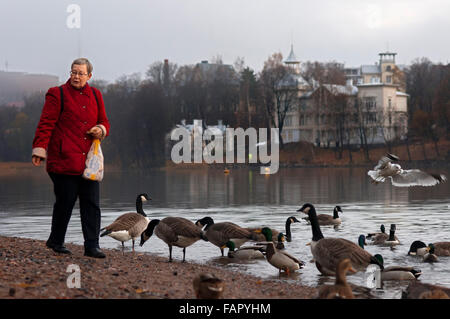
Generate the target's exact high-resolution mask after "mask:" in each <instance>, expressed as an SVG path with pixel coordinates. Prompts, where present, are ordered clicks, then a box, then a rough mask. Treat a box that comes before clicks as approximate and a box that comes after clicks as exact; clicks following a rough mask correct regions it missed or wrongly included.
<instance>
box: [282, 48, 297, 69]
mask: <svg viewBox="0 0 450 319" xmlns="http://www.w3.org/2000/svg"><path fill="white" fill-rule="evenodd" d="M284 63H285V64H286V65H287V66H288V67H289V68H291V69H292V71H293V72H294V73H295V74H300V61H299V60H298V59H297V57H296V56H295V53H294V44H291V52H290V53H289V56H288V57H287V59H286V60H285V61H284Z"/></svg>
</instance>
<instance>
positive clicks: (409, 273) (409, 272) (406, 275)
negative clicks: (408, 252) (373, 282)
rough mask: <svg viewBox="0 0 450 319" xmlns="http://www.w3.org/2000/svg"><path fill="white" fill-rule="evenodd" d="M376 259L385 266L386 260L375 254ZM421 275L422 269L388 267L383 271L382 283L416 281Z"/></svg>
mask: <svg viewBox="0 0 450 319" xmlns="http://www.w3.org/2000/svg"><path fill="white" fill-rule="evenodd" d="M374 257H375V258H376V259H377V260H379V262H380V264H381V265H383V266H384V260H383V257H382V256H381V255H380V254H375V255H374ZM421 274H422V271H421V270H420V269H418V268H414V267H410V266H388V267H384V268H383V269H382V270H381V281H390V280H416V279H417V278H419V277H420V275H421Z"/></svg>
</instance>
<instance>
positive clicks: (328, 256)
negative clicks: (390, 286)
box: [298, 204, 383, 276]
mask: <svg viewBox="0 0 450 319" xmlns="http://www.w3.org/2000/svg"><path fill="white" fill-rule="evenodd" d="M298 211H299V212H303V213H305V214H308V217H309V220H310V222H311V229H312V234H313V237H312V241H311V243H310V245H311V252H312V254H313V257H314V260H315V262H316V267H317V269H318V270H319V271H320V272H321V273H322V274H323V275H331V276H333V275H335V273H336V269H337V266H338V264H339V262H340V261H341V260H342V259H345V258H349V259H350V261H351V263H352V267H353V268H355V269H356V270H358V271H359V270H365V269H366V268H367V266H368V265H369V264H377V265H379V266H380V268H381V269H383V265H380V264H379V261H378V260H377V259H376V258H374V257H373V256H372V255H371V254H369V253H368V252H367V251H365V250H364V249H362V248H361V247H359V246H358V245H356V244H355V243H353V242H351V241H349V240H347V239H343V238H324V237H323V234H322V231H321V230H320V226H319V222H318V220H317V215H316V210H315V208H314V206H313V205H311V204H304V205H303V206H302V208H300V209H299V210H298Z"/></svg>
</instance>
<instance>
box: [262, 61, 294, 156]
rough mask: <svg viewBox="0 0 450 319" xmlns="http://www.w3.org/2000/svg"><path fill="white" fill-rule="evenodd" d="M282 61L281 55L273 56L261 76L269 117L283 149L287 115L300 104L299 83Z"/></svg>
mask: <svg viewBox="0 0 450 319" xmlns="http://www.w3.org/2000/svg"><path fill="white" fill-rule="evenodd" d="M282 61H283V55H282V54H281V53H274V54H272V56H270V57H269V59H268V60H267V61H266V62H264V68H263V70H262V72H261V74H260V82H261V87H262V94H263V96H264V100H263V101H264V104H265V107H266V112H267V116H268V117H269V119H270V122H271V124H272V126H273V127H276V128H278V133H279V140H280V146H281V148H283V146H284V144H283V137H282V135H281V134H282V132H283V127H284V121H285V119H286V114H287V113H288V112H289V111H291V109H292V107H293V106H294V105H296V104H297V102H298V82H297V80H296V78H295V76H293V74H292V73H290V71H289V69H288V68H287V67H286V66H285V65H283V62H282Z"/></svg>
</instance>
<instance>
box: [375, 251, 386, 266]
mask: <svg viewBox="0 0 450 319" xmlns="http://www.w3.org/2000/svg"><path fill="white" fill-rule="evenodd" d="M373 257H375V259H376V260H378V262H379V264H380V265H381V266H384V259H383V256H381V255H380V254H375V255H373Z"/></svg>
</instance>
